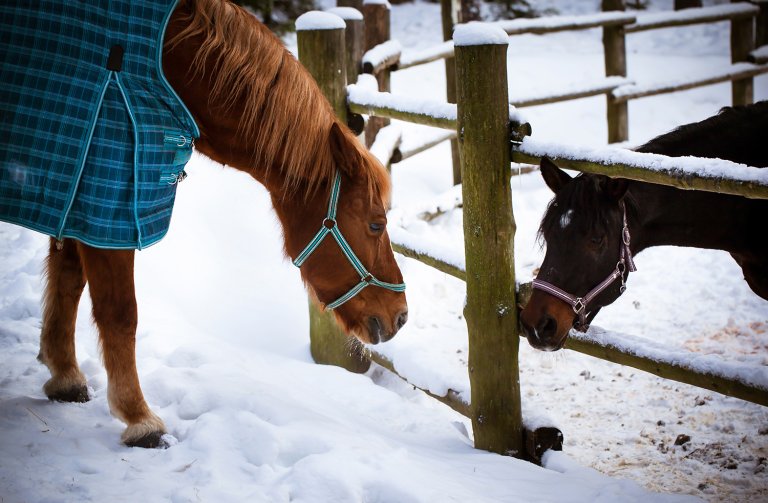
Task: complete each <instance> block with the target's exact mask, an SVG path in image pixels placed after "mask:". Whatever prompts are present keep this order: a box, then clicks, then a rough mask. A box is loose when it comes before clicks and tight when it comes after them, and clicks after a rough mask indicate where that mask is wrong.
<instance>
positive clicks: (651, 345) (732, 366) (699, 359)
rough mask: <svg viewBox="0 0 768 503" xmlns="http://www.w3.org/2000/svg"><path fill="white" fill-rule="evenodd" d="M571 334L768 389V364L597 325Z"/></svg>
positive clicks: (575, 337) (629, 352)
mask: <svg viewBox="0 0 768 503" xmlns="http://www.w3.org/2000/svg"><path fill="white" fill-rule="evenodd" d="M569 336H570V337H573V338H574V339H579V340H583V341H587V342H594V343H597V344H599V345H601V346H611V347H614V348H616V349H619V350H620V351H621V352H622V353H626V354H630V355H636V356H639V357H642V358H648V359H650V360H653V361H657V362H662V363H668V364H671V365H678V366H681V367H685V368H689V369H692V370H694V371H696V372H697V373H700V374H709V375H713V376H718V377H724V378H726V379H733V380H736V381H740V382H742V383H745V384H748V385H751V386H755V387H758V388H762V389H764V390H767V391H768V367H766V366H759V367H758V366H754V367H750V366H745V365H744V364H743V363H741V362H729V361H726V360H723V359H722V358H720V357H718V356H715V355H703V354H699V353H692V352H691V351H689V350H687V349H680V350H674V349H671V348H670V347H669V345H668V344H660V343H658V342H655V341H651V340H648V339H644V338H642V337H636V336H633V335H627V334H622V333H620V332H611V331H607V330H604V329H602V328H600V327H596V326H592V327H590V328H589V331H588V332H587V333H586V334H583V333H578V332H576V331H575V330H572V331H571V332H570V334H569Z"/></svg>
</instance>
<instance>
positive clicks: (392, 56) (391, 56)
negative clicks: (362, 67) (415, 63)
mask: <svg viewBox="0 0 768 503" xmlns="http://www.w3.org/2000/svg"><path fill="white" fill-rule="evenodd" d="M401 52H403V46H401V45H400V42H398V41H397V40H387V41H386V42H383V43H381V44H379V45H377V46H375V47H373V48H371V49H370V50H369V51H367V52H366V53H365V54H363V64H366V63H370V64H371V65H373V67H374V68H376V67H377V66H379V65H383V64H384V63H386V62H387V61H394V60H397V59H399V58H400V53H401Z"/></svg>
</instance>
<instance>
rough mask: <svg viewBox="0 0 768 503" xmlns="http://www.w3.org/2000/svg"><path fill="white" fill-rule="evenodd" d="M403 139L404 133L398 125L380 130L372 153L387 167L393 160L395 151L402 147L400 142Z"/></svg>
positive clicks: (372, 147)
mask: <svg viewBox="0 0 768 503" xmlns="http://www.w3.org/2000/svg"><path fill="white" fill-rule="evenodd" d="M402 137H403V131H402V129H401V128H400V126H399V125H397V124H390V125H389V126H386V127H383V128H381V129H379V131H378V132H377V133H376V139H375V140H374V141H373V145H371V148H370V151H371V153H372V154H373V156H374V157H375V158H376V159H378V160H379V162H380V163H381V164H383V165H384V166H386V165H387V164H389V161H390V159H392V154H394V153H395V149H396V148H397V147H398V146H400V140H401V139H402Z"/></svg>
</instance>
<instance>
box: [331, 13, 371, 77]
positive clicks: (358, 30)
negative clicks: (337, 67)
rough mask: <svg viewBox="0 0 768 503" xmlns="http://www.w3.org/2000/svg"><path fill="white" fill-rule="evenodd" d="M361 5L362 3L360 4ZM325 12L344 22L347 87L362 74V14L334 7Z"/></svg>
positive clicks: (363, 25)
mask: <svg viewBox="0 0 768 503" xmlns="http://www.w3.org/2000/svg"><path fill="white" fill-rule="evenodd" d="M360 4H361V5H362V2H360ZM326 12H330V13H331V14H336V15H337V16H339V17H340V18H341V19H343V20H344V24H346V29H345V31H344V39H345V44H344V45H345V47H346V52H345V54H346V56H347V58H346V61H345V63H344V64H345V66H346V68H347V85H350V84H355V83H356V82H357V76H358V75H360V73H361V72H362V60H363V38H364V37H365V23H364V22H363V14H362V12H360V11H359V10H357V9H355V8H353V7H334V8H332V9H328V10H327V11H326Z"/></svg>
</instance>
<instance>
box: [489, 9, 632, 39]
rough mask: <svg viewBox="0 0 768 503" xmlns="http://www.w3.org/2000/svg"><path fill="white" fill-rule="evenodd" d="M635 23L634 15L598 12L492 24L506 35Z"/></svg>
mask: <svg viewBox="0 0 768 503" xmlns="http://www.w3.org/2000/svg"><path fill="white" fill-rule="evenodd" d="M633 22H635V15H634V14H630V13H626V12H620V11H619V12H600V13H597V14H586V15H577V16H546V17H538V18H532V19H527V18H521V19H512V20H508V21H498V22H496V23H494V24H496V25H498V26H500V27H501V29H502V30H504V31H505V32H507V33H514V34H520V33H526V32H535V31H554V30H557V29H560V28H569V29H574V28H577V27H594V26H601V25H603V24H612V23H618V24H622V23H625V24H629V23H633Z"/></svg>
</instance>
